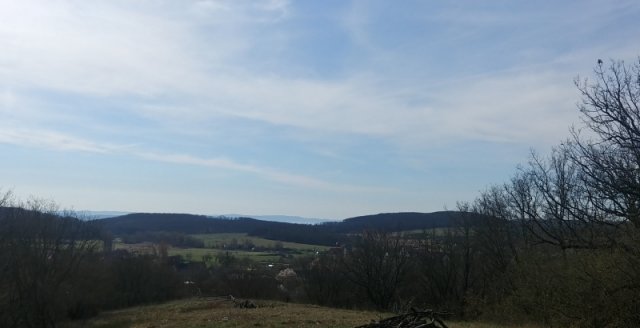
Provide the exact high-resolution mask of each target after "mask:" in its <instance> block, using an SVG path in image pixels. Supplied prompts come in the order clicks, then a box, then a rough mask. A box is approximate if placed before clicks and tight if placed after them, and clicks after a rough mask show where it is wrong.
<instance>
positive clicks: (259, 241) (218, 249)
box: [115, 233, 329, 263]
mask: <svg viewBox="0 0 640 328" xmlns="http://www.w3.org/2000/svg"><path fill="white" fill-rule="evenodd" d="M191 236H193V237H195V238H198V239H200V240H202V241H204V243H205V248H181V247H169V255H170V256H173V255H180V256H182V257H184V258H187V259H190V260H192V261H202V259H203V257H205V256H207V255H211V256H212V257H214V258H215V257H216V255H217V254H219V253H222V252H227V251H226V250H224V249H223V248H222V247H223V245H230V244H232V243H234V242H235V243H237V244H238V245H243V244H244V243H245V241H250V242H251V243H252V244H253V245H255V246H256V247H257V248H271V249H273V248H275V246H276V243H280V244H281V247H282V248H283V250H282V251H275V250H266V251H248V250H236V249H234V250H229V251H228V252H229V253H231V254H232V255H233V256H235V257H237V258H248V259H250V260H252V261H256V262H260V263H275V262H279V261H280V260H281V259H282V256H283V255H288V254H291V255H292V256H300V255H312V254H315V253H316V252H322V251H325V250H327V249H329V247H327V246H319V245H309V244H299V243H290V242H278V241H274V240H269V239H264V238H259V237H251V236H248V235H247V234H246V233H214V234H198V235H191ZM115 248H116V249H126V250H128V251H130V252H135V253H140V254H153V252H154V245H153V244H152V243H139V244H124V243H121V242H116V243H115Z"/></svg>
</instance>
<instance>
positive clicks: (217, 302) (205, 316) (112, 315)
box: [62, 299, 534, 328]
mask: <svg viewBox="0 0 640 328" xmlns="http://www.w3.org/2000/svg"><path fill="white" fill-rule="evenodd" d="M256 304H257V305H258V308H257V309H237V308H234V307H233V306H232V304H231V303H230V302H229V301H225V300H222V299H208V300H207V299H189V300H182V301H174V302H169V303H165V304H160V305H151V306H141V307H135V308H129V309H124V310H119V311H112V312H105V313H102V314H100V315H99V316H98V317H96V318H93V319H90V320H88V321H84V322H71V323H67V324H66V325H62V327H64V328H81V327H87V328H129V327H131V328H148V327H155V328H178V327H185V328H196V327H198V328H213V327H223V328H237V327H303V328H304V327H336V328H347V327H356V326H359V325H364V324H367V323H369V322H371V320H380V319H382V318H384V317H386V316H388V315H384V314H380V313H376V312H370V311H353V310H342V309H332V308H326V307H320V306H315V305H306V304H291V303H281V302H273V301H256ZM447 324H448V326H449V327H450V328H508V327H509V326H501V325H496V324H485V323H468V322H462V323H458V322H447ZM511 327H524V328H534V326H527V325H515V326H511Z"/></svg>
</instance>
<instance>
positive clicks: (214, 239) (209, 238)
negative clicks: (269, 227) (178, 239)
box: [191, 233, 329, 251]
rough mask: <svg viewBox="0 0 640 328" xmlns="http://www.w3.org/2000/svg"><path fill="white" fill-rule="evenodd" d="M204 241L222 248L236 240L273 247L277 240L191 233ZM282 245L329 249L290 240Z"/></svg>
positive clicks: (237, 235) (247, 236)
mask: <svg viewBox="0 0 640 328" xmlns="http://www.w3.org/2000/svg"><path fill="white" fill-rule="evenodd" d="M191 236H192V237H195V238H198V239H200V240H202V241H204V245H205V247H207V248H221V247H222V245H224V244H227V245H229V244H231V243H232V242H233V240H235V241H236V242H237V243H238V244H243V243H244V242H245V240H246V241H250V242H251V243H252V244H253V245H255V246H257V247H266V248H273V247H274V246H275V244H276V243H277V241H274V240H269V239H264V238H260V237H253V236H249V235H247V234H246V233H212V234H200V235H191ZM280 243H281V244H282V247H284V248H288V249H292V250H297V251H323V250H327V249H328V248H329V247H327V246H319V245H309V244H299V243H290V242H286V241H283V242H280Z"/></svg>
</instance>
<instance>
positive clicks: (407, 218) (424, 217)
mask: <svg viewBox="0 0 640 328" xmlns="http://www.w3.org/2000/svg"><path fill="white" fill-rule="evenodd" d="M457 213H458V212H454V211H441V212H433V213H417V212H401V213H381V214H374V215H364V216H357V217H353V218H349V219H345V220H343V221H342V222H328V223H326V224H324V225H325V226H328V227H331V229H332V230H333V231H335V232H340V233H349V232H361V231H362V230H366V229H371V230H382V231H390V232H395V231H407V230H421V229H431V228H438V227H448V226H450V225H451V220H452V217H453V216H454V215H455V214H457Z"/></svg>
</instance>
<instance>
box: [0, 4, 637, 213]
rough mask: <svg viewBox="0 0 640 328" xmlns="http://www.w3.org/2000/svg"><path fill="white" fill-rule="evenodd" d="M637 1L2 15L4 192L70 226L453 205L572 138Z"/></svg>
mask: <svg viewBox="0 0 640 328" xmlns="http://www.w3.org/2000/svg"><path fill="white" fill-rule="evenodd" d="M638 17H640V2H639V1H636V0H629V1H625V0H620V1H615V0H614V1H595V0H585V1H582V0H581V1H557V0H544V1H511V0H509V1H507V0H503V1H500V0H498V1H477V0H467V1H464V0H463V1H411V0H406V1H375V0H372V1H345V0H335V1H331V0H328V1H302V0H301V1H286V0H265V1H241V0H240V1H237V0H234V1H218V0H198V1H195V0H184V1H168V0H166V1H162V0H139V1H120V0H109V1H106V0H105V1H81V0H74V1H70V0H59V1H49V0H43V1H31V0H21V1H14V0H0V189H1V190H5V191H6V190H12V191H13V193H14V194H15V195H17V196H18V197H30V196H34V197H39V198H45V199H49V200H53V201H55V202H56V203H58V204H59V205H60V206H61V207H64V208H68V209H75V210H96V211H97V210H113V211H137V212H183V213H197V214H212V215H213V214H225V213H242V214H247V215H252V214H254V215H258V214H262V215H267V214H270V215H275V214H279V215H297V216H305V217H314V218H324V219H343V218H347V217H352V216H357V215H365V214H374V213H381V212H400V211H418V212H431V211H439V210H443V209H445V208H448V209H452V208H455V206H456V202H458V201H470V200H473V199H474V197H475V196H476V195H477V194H478V193H479V192H480V191H482V190H484V189H485V188H487V187H488V186H490V185H492V184H497V183H502V182H505V181H507V180H508V179H509V177H510V176H511V175H512V174H513V173H514V172H515V171H516V169H517V166H518V165H519V164H521V163H526V162H527V159H528V156H529V154H530V152H531V151H532V150H535V151H538V152H541V153H545V152H547V151H548V150H549V149H551V147H552V146H553V145H555V144H558V143H559V142H560V141H562V140H563V139H565V138H567V137H568V135H569V134H568V128H569V127H570V126H572V125H575V126H578V127H579V126H580V124H581V123H580V122H581V121H580V116H579V112H578V110H577V108H576V104H577V103H578V101H579V100H580V96H579V94H578V92H577V90H576V87H575V85H574V80H575V79H576V78H580V79H582V78H588V77H591V76H592V72H593V69H594V67H595V65H596V61H597V60H598V59H599V58H601V59H603V60H604V61H605V62H606V63H610V62H611V60H624V61H625V62H633V61H634V60H637V59H638V56H639V55H640V42H639V40H640V20H639V19H638Z"/></svg>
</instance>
